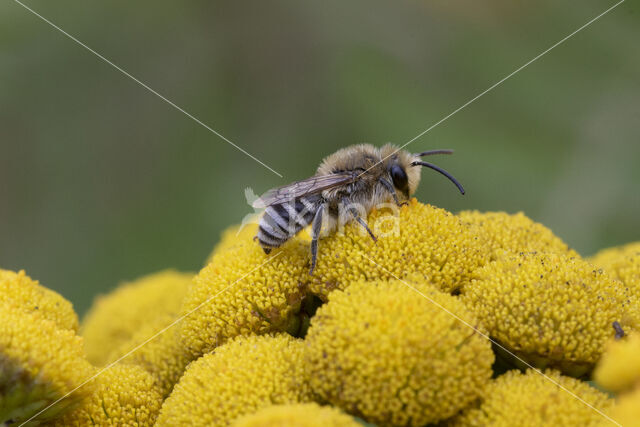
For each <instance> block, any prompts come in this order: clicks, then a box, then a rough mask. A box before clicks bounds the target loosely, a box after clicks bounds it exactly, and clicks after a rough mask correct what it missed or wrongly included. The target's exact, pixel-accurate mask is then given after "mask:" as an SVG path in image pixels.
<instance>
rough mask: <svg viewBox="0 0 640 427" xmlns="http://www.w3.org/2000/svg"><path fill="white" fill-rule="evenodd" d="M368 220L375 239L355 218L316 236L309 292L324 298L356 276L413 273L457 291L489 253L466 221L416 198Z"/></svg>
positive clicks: (405, 275) (376, 212)
mask: <svg viewBox="0 0 640 427" xmlns="http://www.w3.org/2000/svg"><path fill="white" fill-rule="evenodd" d="M367 222H368V224H369V227H370V228H371V229H372V230H373V232H374V234H376V235H377V237H378V241H377V242H374V241H373V240H372V239H371V237H369V235H367V233H366V232H364V231H363V229H362V226H360V224H358V223H350V224H348V225H347V226H345V230H344V232H338V233H335V234H333V235H331V236H329V237H327V238H326V239H321V240H320V242H319V248H320V249H319V254H318V264H317V267H316V270H315V272H314V274H313V276H312V277H311V278H310V279H311V280H310V284H309V288H310V290H311V292H313V293H315V294H317V295H319V296H321V297H322V298H323V299H325V298H326V295H328V293H329V292H330V291H331V290H333V289H336V288H337V289H344V288H346V287H347V286H348V285H349V284H351V283H355V282H358V281H361V280H378V279H383V280H384V279H391V278H393V277H394V276H395V277H399V278H404V277H407V276H408V275H411V274H416V273H419V274H421V275H422V276H423V277H425V279H427V280H428V281H429V282H431V283H433V284H434V285H436V286H437V287H439V288H440V289H442V290H444V291H446V292H452V291H457V290H459V289H460V288H462V287H463V286H464V284H465V283H467V282H468V281H469V280H470V277H471V273H472V272H473V271H474V270H475V269H476V268H477V267H478V265H483V264H484V263H486V262H487V261H488V257H489V255H490V253H489V251H488V248H486V247H484V246H483V244H482V242H481V240H480V238H479V237H478V235H477V232H476V231H475V230H473V229H472V228H471V226H469V225H468V224H464V223H463V222H462V221H461V220H460V218H458V217H456V216H455V215H453V214H451V213H449V212H447V211H445V210H444V209H440V208H436V207H434V206H431V205H424V204H422V203H419V202H418V201H417V200H416V199H411V201H410V202H409V204H408V205H406V206H402V207H401V208H399V215H398V216H397V217H395V216H392V215H391V214H390V212H388V211H386V210H384V209H383V210H377V211H374V212H372V213H371V214H370V215H369V218H368V220H367Z"/></svg>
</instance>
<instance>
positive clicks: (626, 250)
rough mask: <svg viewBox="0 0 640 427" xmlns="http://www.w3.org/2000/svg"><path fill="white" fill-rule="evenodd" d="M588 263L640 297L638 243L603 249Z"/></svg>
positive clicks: (639, 255) (639, 243) (639, 244)
mask: <svg viewBox="0 0 640 427" xmlns="http://www.w3.org/2000/svg"><path fill="white" fill-rule="evenodd" d="M590 261H591V262H592V263H593V264H595V265H597V266H598V267H602V268H603V269H604V270H606V271H607V272H608V273H609V274H610V275H611V276H613V277H614V278H616V279H618V280H620V281H621V282H622V283H624V284H625V285H626V286H628V287H630V288H632V289H633V292H635V293H636V295H640V242H635V243H629V244H627V245H624V246H620V247H615V248H608V249H603V250H602V251H600V252H598V253H597V254H595V255H594V256H593V257H592V258H591V259H590Z"/></svg>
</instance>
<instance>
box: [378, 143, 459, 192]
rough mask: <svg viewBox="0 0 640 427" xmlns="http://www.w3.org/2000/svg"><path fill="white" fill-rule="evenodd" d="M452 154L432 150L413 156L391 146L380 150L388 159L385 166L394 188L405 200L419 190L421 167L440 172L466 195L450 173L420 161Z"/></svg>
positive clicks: (446, 151) (448, 151)
mask: <svg viewBox="0 0 640 427" xmlns="http://www.w3.org/2000/svg"><path fill="white" fill-rule="evenodd" d="M451 153H453V151H452V150H432V151H425V152H422V153H417V154H411V153H409V152H408V151H405V150H398V149H397V148H396V147H394V146H393V145H390V144H389V145H385V146H384V147H382V148H381V149H380V154H381V156H382V158H383V159H386V160H385V162H384V164H385V167H386V170H387V172H388V173H389V176H390V177H391V180H392V182H393V186H394V187H395V189H396V192H398V193H399V195H402V196H404V198H405V199H408V198H409V197H410V196H411V195H412V194H413V193H414V192H415V191H416V189H417V188H418V184H419V183H420V172H421V168H420V166H425V167H428V168H430V169H433V170H435V171H437V172H440V173H441V174H443V175H444V176H446V177H447V178H449V180H451V182H453V183H454V184H455V185H456V187H458V190H460V192H461V193H462V194H464V188H462V185H461V184H460V183H459V182H458V180H457V179H455V178H454V177H453V176H452V175H451V174H450V173H449V172H447V171H445V170H444V169H442V168H440V167H438V166H436V165H433V164H431V163H427V162H423V161H422V160H420V158H421V157H424V156H430V155H433V154H451Z"/></svg>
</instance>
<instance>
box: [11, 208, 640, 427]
mask: <svg viewBox="0 0 640 427" xmlns="http://www.w3.org/2000/svg"><path fill="white" fill-rule="evenodd" d="M392 210H394V211H395V214H396V215H392ZM367 223H368V224H369V226H370V227H371V229H372V230H373V232H374V233H375V234H376V236H377V237H378V239H377V241H375V242H374V241H373V240H372V239H371V238H370V237H369V236H368V235H367V234H366V232H363V230H362V227H361V226H360V225H359V224H357V223H354V224H347V225H346V226H345V227H344V229H342V230H338V232H336V233H334V234H331V235H328V236H325V237H322V238H321V239H320V245H319V246H320V248H319V249H320V250H319V257H318V263H317V266H316V269H315V272H314V274H313V275H310V274H309V266H310V254H309V235H308V233H307V232H306V231H303V232H302V233H300V234H299V235H298V236H296V237H294V238H292V239H291V240H290V241H288V242H287V243H286V244H284V245H283V246H282V247H281V248H278V249H275V250H273V251H272V252H271V253H270V254H269V255H266V254H265V253H264V252H263V250H262V248H261V247H260V246H259V245H258V244H257V243H256V242H254V241H253V236H254V234H255V232H256V228H257V227H256V224H249V225H247V226H246V227H242V228H240V227H234V228H232V229H230V230H227V231H226V232H225V233H224V234H223V236H222V240H221V242H220V243H219V244H218V245H217V246H216V247H215V249H214V250H213V252H212V254H211V255H210V258H209V261H208V263H207V265H206V266H205V267H204V268H202V270H201V271H200V272H199V273H198V274H197V275H195V276H194V275H192V274H189V273H178V272H175V271H171V270H167V271H163V272H159V273H156V274H152V275H149V276H146V277H143V278H141V279H138V280H136V281H133V282H130V283H126V284H124V285H122V286H120V287H119V288H117V289H116V290H115V291H114V292H112V293H111V294H109V295H107V296H103V297H100V298H98V299H97V300H96V302H95V304H94V306H93V307H92V308H91V310H90V311H89V313H88V314H87V316H86V318H85V320H84V322H83V323H82V325H81V327H80V330H81V331H82V336H83V338H84V343H83V338H81V337H79V336H78V335H77V334H76V332H77V330H78V320H77V316H76V314H75V313H74V312H73V309H72V307H71V304H70V303H69V302H68V301H66V300H65V299H64V298H62V297H61V296H60V295H58V294H56V293H54V292H52V291H49V290H47V289H46V288H44V287H42V286H40V285H39V284H38V283H37V282H35V281H33V280H31V279H30V278H29V277H28V276H26V274H25V273H24V272H19V273H14V272H10V271H5V270H0V291H1V292H0V425H8V424H13V423H16V422H23V421H26V420H28V419H29V418H30V417H31V416H33V415H36V414H37V417H36V419H35V420H34V421H35V422H36V423H43V422H44V423H47V425H53V426H56V427H57V426H67V425H69V426H84V425H100V426H103V425H104V426H107V425H138V426H140V425H141V426H151V425H157V426H159V427H163V426H182V425H197V426H200V425H201V426H206V425H220V426H224V425H235V426H236V427H243V426H254V425H255V426H257V425H261V426H262V425H264V426H270V425H272V426H276V425H277V426H300V427H314V426H319V425H329V426H332V425H333V426H347V427H353V426H355V425H359V424H360V423H365V425H368V424H367V423H375V424H376V425H389V426H405V425H426V424H438V425H454V426H498V427H499V426H507V425H523V426H543V425H558V426H565V425H567V426H568V425H586V426H589V425H594V426H596V425H597V426H604V425H607V423H611V419H610V418H608V417H611V418H613V419H615V420H617V421H618V422H620V423H623V424H624V425H636V424H638V419H640V418H639V417H640V413H639V410H638V408H639V407H640V392H639V390H640V357H639V356H638V354H640V338H639V337H640V331H637V329H638V327H640V305H639V304H638V301H639V298H640V282H639V279H638V247H637V246H634V245H629V246H627V247H622V248H617V249H611V250H607V251H603V252H601V253H600V254H598V255H597V256H596V257H595V258H593V260H592V261H593V262H594V263H595V265H597V267H596V266H594V265H593V264H590V263H589V262H588V261H585V260H583V259H581V258H580V256H579V255H578V254H577V253H576V252H575V251H573V250H571V249H570V248H569V247H568V246H567V245H566V244H565V243H563V242H562V241H561V240H560V239H559V238H558V237H556V236H555V235H553V233H552V232H551V231H550V230H549V229H547V228H546V227H544V226H543V225H541V224H538V223H535V222H534V221H532V220H530V219H529V218H527V217H526V216H524V215H523V214H516V215H508V214H505V213H501V212H489V213H479V212H475V211H473V212H471V211H465V212H462V213H460V214H459V215H453V214H451V213H449V212H446V211H444V210H442V209H438V208H435V207H433V206H430V205H424V204H420V203H418V202H417V201H416V200H411V201H410V202H409V203H408V204H407V205H405V206H402V207H400V208H398V209H397V210H395V208H389V209H381V210H377V211H373V212H372V213H371V214H370V215H369V217H368V218H367ZM489 338H490V339H491V340H493V341H494V343H493V345H492V343H491V341H490V339H489ZM614 338H615V339H616V340H614ZM83 347H84V349H86V352H87V354H88V357H89V359H88V360H89V361H91V362H92V363H94V364H95V365H97V366H105V365H108V366H107V367H106V368H105V369H104V371H100V370H99V368H96V367H95V366H92V365H91V364H90V363H89V361H88V360H87V358H86V357H85V355H84V353H83ZM505 348H506V351H505V350H504V349H505ZM603 354H604V355H603ZM514 355H515V358H514V357H513V356H514ZM496 356H497V358H496ZM505 356H507V357H505ZM522 360H524V362H525V364H531V365H534V366H535V367H537V368H542V369H547V368H553V369H557V370H546V371H545V372H544V375H546V378H545V376H543V375H542V374H541V373H540V372H537V371H533V370H529V371H527V372H526V373H521V372H519V371H515V370H510V369H513V368H514V367H518V368H522V365H521V363H520V362H521V361H522ZM114 361H117V363H116V364H115V365H113V366H111V365H110V364H111V363H113V362H114ZM594 366H597V368H596V370H595V372H594V374H593V378H590V377H589V375H590V374H591V372H592V369H593V368H594ZM505 372H506V373H505ZM560 372H562V374H561V373H560ZM96 374H99V375H96ZM94 375H96V377H95V378H94V379H91V378H92V376H94ZM565 375H569V376H574V377H578V378H580V379H576V378H570V377H569V376H565ZM492 377H494V379H492ZM582 379H585V380H586V379H595V380H596V382H597V383H598V385H599V386H601V387H603V388H605V389H608V390H609V391H612V392H617V393H621V394H620V395H618V396H617V397H616V398H617V399H619V403H618V404H617V405H616V406H615V407H614V399H613V398H611V397H609V396H608V395H606V394H604V393H603V392H600V391H598V390H596V389H595V388H592V387H591V386H590V385H589V384H588V383H587V382H585V381H583V380H582ZM87 380H89V381H87ZM68 393H69V395H68V396H67V394H68ZM58 400H60V401H59V402H58ZM52 403H55V404H54V405H52V406H51V408H48V409H46V410H45V411H42V410H43V409H45V408H47V406H48V405H50V404H52ZM320 405H325V406H320ZM40 411H42V413H41V414H39V412H40ZM603 414H604V415H603ZM627 423H628V424H627Z"/></svg>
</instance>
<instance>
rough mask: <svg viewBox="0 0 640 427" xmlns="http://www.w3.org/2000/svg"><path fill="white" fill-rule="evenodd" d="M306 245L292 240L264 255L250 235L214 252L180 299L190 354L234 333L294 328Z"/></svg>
mask: <svg viewBox="0 0 640 427" xmlns="http://www.w3.org/2000/svg"><path fill="white" fill-rule="evenodd" d="M308 252H309V247H308V244H307V243H305V242H302V241H300V240H298V239H292V240H291V241H289V242H287V243H286V244H285V246H284V247H283V248H282V249H281V250H280V251H278V252H276V253H275V254H271V255H269V256H266V255H265V254H264V252H263V250H262V248H261V247H260V246H259V245H258V244H257V243H255V242H253V240H252V239H247V240H245V241H240V242H238V244H236V245H233V246H231V247H229V248H228V249H227V250H224V251H222V252H220V253H218V254H217V255H216V256H214V258H213V261H212V262H211V263H210V264H209V265H207V266H206V267H204V268H203V269H202V270H201V271H200V273H199V274H198V275H196V277H195V278H194V281H193V286H192V287H191V288H190V290H189V293H188V294H187V296H186V297H185V299H184V304H183V307H182V313H183V315H186V317H185V318H184V320H182V322H180V325H179V326H180V330H181V337H182V343H183V344H184V345H185V347H186V348H188V349H189V350H190V351H191V353H192V354H193V356H194V357H198V356H200V355H202V354H204V353H207V352H209V351H211V350H213V349H214V348H216V347H217V346H218V345H221V344H223V343H224V342H225V341H226V340H227V339H230V338H233V337H235V336H238V335H249V334H252V333H255V334H264V333H267V332H271V331H289V332H292V333H295V332H296V331H297V329H298V328H299V318H298V312H299V310H300V306H301V302H302V300H303V299H304V297H305V296H306V294H307V289H306V286H305V284H304V282H302V278H306V277H308V276H309V274H308V268H309V267H308Z"/></svg>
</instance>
